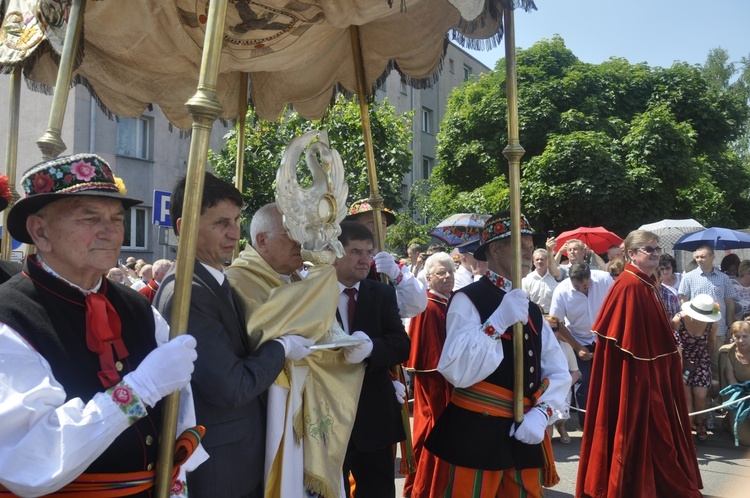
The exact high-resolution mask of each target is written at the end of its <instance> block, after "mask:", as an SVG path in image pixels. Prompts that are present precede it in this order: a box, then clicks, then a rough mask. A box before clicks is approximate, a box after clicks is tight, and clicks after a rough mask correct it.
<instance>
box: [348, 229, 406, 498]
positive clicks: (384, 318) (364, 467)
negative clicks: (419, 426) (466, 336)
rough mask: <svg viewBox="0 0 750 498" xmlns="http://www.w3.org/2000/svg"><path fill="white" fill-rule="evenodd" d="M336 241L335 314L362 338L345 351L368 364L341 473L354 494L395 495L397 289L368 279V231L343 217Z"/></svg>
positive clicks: (402, 336)
mask: <svg viewBox="0 0 750 498" xmlns="http://www.w3.org/2000/svg"><path fill="white" fill-rule="evenodd" d="M339 241H341V243H342V244H343V246H344V251H345V252H346V255H345V256H344V257H342V258H339V259H337V260H336V262H335V263H334V264H333V266H334V267H335V269H336V275H337V277H338V281H339V291H340V297H339V305H338V313H339V316H340V318H341V322H342V326H343V327H344V330H345V331H346V332H347V333H349V334H350V335H351V336H352V338H357V339H362V340H364V341H365V342H364V343H362V344H359V345H356V346H349V347H347V348H344V355H345V356H346V358H347V360H349V361H350V362H351V363H359V362H363V361H364V362H365V363H366V370H365V378H364V381H363V383H362V392H361V394H360V397H359V405H358V407H357V418H356V420H355V422H354V429H353V430H352V435H351V438H350V440H349V448H348V449H347V452H346V458H345V460H344V476H345V480H346V476H348V474H349V473H350V472H351V474H352V475H353V476H354V481H355V483H356V490H355V492H354V496H356V498H369V497H372V498H386V497H389V496H395V495H396V488H395V483H394V478H395V476H394V464H393V459H394V455H393V449H392V448H393V445H394V444H395V443H397V442H399V441H403V440H404V439H405V438H406V435H405V433H404V426H403V423H402V419H401V407H400V406H399V402H398V401H397V399H396V396H395V395H394V388H393V384H392V381H391V375H390V372H389V369H390V368H391V367H392V366H394V365H398V364H399V363H402V362H404V361H406V359H407V358H408V357H409V346H410V341H409V336H408V335H407V334H406V331H405V330H404V326H403V324H402V323H401V318H400V317H399V311H398V305H397V303H396V292H395V291H394V290H393V288H392V287H390V286H388V285H385V284H382V283H380V282H377V281H374V280H368V279H367V274H368V272H369V271H370V263H371V262H372V256H373V239H372V233H371V232H370V230H369V229H368V228H367V227H366V226H364V225H363V224H361V223H358V222H353V221H344V222H342V223H341V235H340V236H339ZM353 290H354V291H353ZM350 294H352V295H351V296H350ZM350 300H353V301H354V302H353V303H351V304H350V303H349V301H350ZM350 310H351V311H353V313H351V312H350ZM352 314H353V316H351V315H352Z"/></svg>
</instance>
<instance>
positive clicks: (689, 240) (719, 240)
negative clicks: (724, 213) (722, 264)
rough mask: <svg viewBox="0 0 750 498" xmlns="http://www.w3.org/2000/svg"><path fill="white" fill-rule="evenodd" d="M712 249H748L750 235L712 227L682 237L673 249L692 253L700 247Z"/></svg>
mask: <svg viewBox="0 0 750 498" xmlns="http://www.w3.org/2000/svg"><path fill="white" fill-rule="evenodd" d="M705 245H708V246H711V247H712V248H714V249H743V248H747V247H750V235H749V234H746V233H744V232H738V231H737V230H730V229H729V228H721V227H712V228H706V229H705V230H701V231H700V232H693V233H689V234H687V235H683V236H682V237H680V238H679V240H678V241H677V242H675V245H674V248H675V249H682V250H684V251H694V250H696V249H697V248H699V247H700V246H705Z"/></svg>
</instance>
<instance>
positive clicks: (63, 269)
mask: <svg viewBox="0 0 750 498" xmlns="http://www.w3.org/2000/svg"><path fill="white" fill-rule="evenodd" d="M120 184H121V182H120ZM21 187H22V188H23V190H24V193H25V196H24V198H23V199H21V200H20V201H19V202H18V203H17V204H16V205H15V206H13V208H12V209H11V211H10V213H9V216H8V225H7V228H8V231H9V232H10V233H11V234H12V235H13V237H14V238H15V239H16V240H20V241H21V242H25V243H27V244H34V245H35V246H36V250H37V254H35V255H31V256H29V257H28V259H27V262H26V268H25V270H24V272H23V273H21V274H18V275H15V276H14V277H13V278H11V279H10V280H9V281H8V282H6V283H5V284H3V285H2V286H0V303H2V306H0V419H2V421H3V423H2V424H0V447H2V451H0V484H1V485H0V494H2V491H4V490H3V486H4V487H6V488H7V489H9V490H10V491H12V492H13V493H16V494H19V495H23V496H27V495H33V496H39V495H43V494H48V493H52V492H55V491H58V490H62V491H66V492H68V491H70V489H71V488H75V489H76V490H78V492H81V493H86V492H88V491H91V492H92V493H93V492H94V491H93V490H94V489H97V490H101V489H112V488H115V487H116V488H118V489H119V490H120V493H121V494H120V496H126V495H127V496H136V495H138V496H150V494H149V493H148V490H149V489H150V488H151V487H152V486H153V479H154V467H155V464H156V460H157V450H158V446H159V428H160V427H161V418H162V403H160V400H161V399H162V398H163V397H164V396H166V395H168V394H170V393H172V392H174V391H177V390H179V389H181V388H183V387H185V386H187V384H188V382H189V381H190V377H191V373H192V371H193V362H194V361H195V359H196V352H195V345H196V342H195V339H194V338H193V337H192V336H189V335H182V336H179V337H176V338H174V339H172V340H171V341H169V342H167V338H168V336H169V327H168V326H167V324H166V322H165V321H164V319H162V317H161V315H159V313H157V312H156V310H154V309H153V308H152V307H151V306H150V305H149V304H148V302H147V301H146V300H144V299H143V298H142V297H141V296H139V295H138V293H137V292H135V291H133V290H132V289H128V288H126V287H124V286H121V285H114V284H110V283H109V282H108V281H107V279H106V278H104V274H105V273H106V272H107V270H108V269H109V268H112V267H113V266H115V264H116V263H117V258H118V257H119V254H120V246H121V245H122V241H123V235H124V230H125V229H124V223H123V220H124V218H125V210H126V209H129V208H130V207H131V206H134V205H136V204H140V202H141V201H139V200H136V199H131V198H128V197H125V196H124V195H122V193H120V189H119V187H118V184H117V182H116V181H115V177H114V175H113V174H112V171H111V170H110V168H109V165H108V164H107V163H106V162H105V161H104V160H103V159H101V158H100V157H99V156H97V155H94V154H77V155H74V156H67V157H61V158H58V159H54V160H50V161H47V162H43V163H41V164H38V165H37V166H35V167H33V168H32V169H31V170H29V171H27V172H26V174H25V175H24V176H23V178H22V180H21ZM157 344H161V345H160V346H158V347H157ZM187 392H188V391H187V390H186V395H185V396H183V398H182V400H183V410H184V411H183V418H182V423H181V425H182V427H185V426H190V425H194V414H193V409H192V408H193V404H192V399H191V397H190V396H189V395H188V394H187ZM201 457H202V458H201ZM204 459H205V452H204V451H203V450H202V449H200V448H199V451H198V452H197V453H196V454H194V455H193V462H194V463H200V462H201V461H203V460H204ZM194 467H195V465H192V466H191V468H194ZM79 476H81V479H78V478H79ZM71 481H73V483H72V485H71V486H66V485H68V484H69V483H71ZM172 490H173V492H177V493H181V492H183V491H184V490H185V488H184V486H183V482H182V481H179V482H177V481H176V482H175V483H173V486H172ZM100 492H101V491H100ZM72 493H74V492H72ZM139 493H140V494H139Z"/></svg>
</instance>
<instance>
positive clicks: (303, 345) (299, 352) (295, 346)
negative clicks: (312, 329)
mask: <svg viewBox="0 0 750 498" xmlns="http://www.w3.org/2000/svg"><path fill="white" fill-rule="evenodd" d="M274 340H275V341H279V342H280V343H281V345H282V346H284V356H286V358H287V359H288V360H292V361H297V360H301V359H302V358H304V357H305V356H307V355H309V354H310V353H312V349H310V346H312V345H313V344H315V341H314V340H312V339H308V338H307V337H302V336H301V335H294V334H288V335H282V336H281V337H277V338H276V339H274Z"/></svg>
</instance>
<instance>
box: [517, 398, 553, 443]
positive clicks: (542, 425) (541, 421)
mask: <svg viewBox="0 0 750 498" xmlns="http://www.w3.org/2000/svg"><path fill="white" fill-rule="evenodd" d="M548 420H549V417H548V416H547V414H546V413H545V412H544V411H543V410H542V409H541V408H536V407H535V408H532V409H531V410H529V411H528V412H526V413H525V414H524V416H523V422H521V425H519V426H518V429H517V430H516V424H511V426H510V435H511V436H514V437H515V438H516V439H518V440H519V441H521V442H522V443H526V444H539V443H541V442H542V440H543V439H544V435H545V434H546V432H547V421H548Z"/></svg>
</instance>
